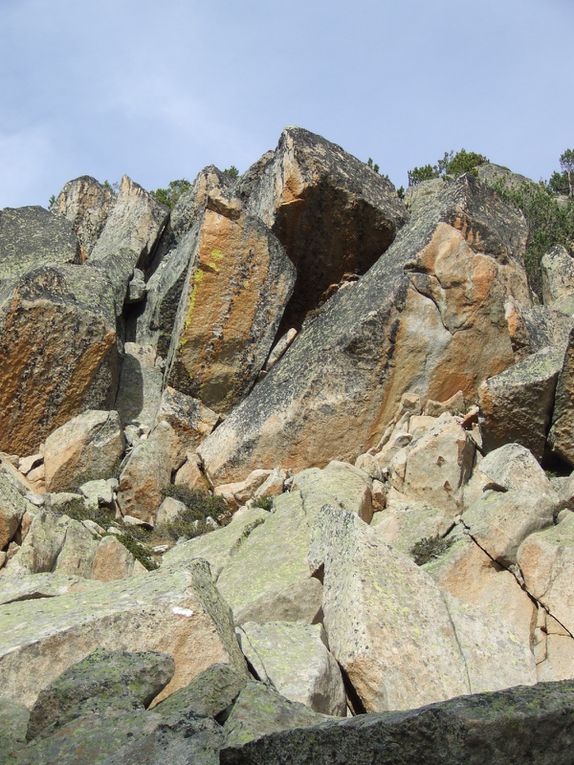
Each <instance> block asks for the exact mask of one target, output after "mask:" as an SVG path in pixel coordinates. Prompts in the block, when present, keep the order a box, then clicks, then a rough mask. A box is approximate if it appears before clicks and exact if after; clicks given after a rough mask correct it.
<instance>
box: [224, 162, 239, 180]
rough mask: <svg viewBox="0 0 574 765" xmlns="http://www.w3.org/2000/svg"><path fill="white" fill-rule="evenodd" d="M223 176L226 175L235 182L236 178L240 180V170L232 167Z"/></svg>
mask: <svg viewBox="0 0 574 765" xmlns="http://www.w3.org/2000/svg"><path fill="white" fill-rule="evenodd" d="M223 175H226V176H227V177H228V178H232V179H233V180H235V179H236V178H239V170H238V169H237V168H236V167H235V165H231V167H226V168H225V170H224V171H223Z"/></svg>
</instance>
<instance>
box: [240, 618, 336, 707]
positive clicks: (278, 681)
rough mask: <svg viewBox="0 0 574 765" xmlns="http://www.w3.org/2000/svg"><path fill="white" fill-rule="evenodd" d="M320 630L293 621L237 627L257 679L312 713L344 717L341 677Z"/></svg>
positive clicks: (246, 656) (317, 625)
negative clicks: (306, 707) (308, 708)
mask: <svg viewBox="0 0 574 765" xmlns="http://www.w3.org/2000/svg"><path fill="white" fill-rule="evenodd" d="M322 633H323V628H322V627H321V625H320V624H314V625H311V624H296V623H292V622H268V623H267V624H256V623H255V622H247V623H244V624H243V625H242V626H241V627H240V628H238V637H239V643H240V645H241V650H242V651H243V655H244V656H245V658H246V659H247V661H248V662H249V664H250V665H251V666H252V667H253V669H254V670H255V672H257V675H258V676H259V679H260V680H263V681H265V682H270V683H271V685H272V686H273V687H274V688H275V690H277V691H279V693H280V694H281V695H282V696H285V698H287V699H289V700H290V701H298V702H300V703H301V704H305V705H306V706H308V707H310V708H311V709H314V710H315V712H322V713H324V714H328V715H340V716H344V715H345V713H346V708H347V704H346V699H345V688H344V686H343V678H342V677H341V671H340V669H339V667H338V665H337V662H336V661H335V659H334V658H333V657H332V656H331V654H330V653H329V651H328V650H327V648H326V646H325V643H324V638H323V634H322Z"/></svg>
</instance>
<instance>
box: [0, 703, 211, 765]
mask: <svg viewBox="0 0 574 765" xmlns="http://www.w3.org/2000/svg"><path fill="white" fill-rule="evenodd" d="M221 743H222V733H221V729H220V728H219V726H218V725H217V723H216V722H215V721H213V720H209V719H197V718H193V717H192V718H189V719H185V718H183V719H166V718H165V717H163V716H160V715H158V714H155V713H154V712H146V711H144V710H135V711H129V712H118V711H117V710H110V711H109V712H105V711H104V712H97V713H94V714H90V715H86V716H84V717H79V718H77V719H76V720H73V721H72V722H70V723H68V724H67V725H66V726H64V727H63V728H61V729H60V730H58V731H56V732H55V733H54V734H53V735H51V736H49V737H47V738H42V739H37V740H35V741H32V742H31V743H30V744H28V746H26V747H25V748H23V749H21V750H20V751H18V752H17V753H16V754H15V756H14V761H13V762H14V765H52V764H53V763H56V762H57V763H58V765H94V763H96V762H98V761H99V762H104V763H106V765H132V763H136V762H137V763H138V765H161V763H165V762H169V763H170V765H187V763H190V762H192V763H194V765H218V761H219V748H220V746H221Z"/></svg>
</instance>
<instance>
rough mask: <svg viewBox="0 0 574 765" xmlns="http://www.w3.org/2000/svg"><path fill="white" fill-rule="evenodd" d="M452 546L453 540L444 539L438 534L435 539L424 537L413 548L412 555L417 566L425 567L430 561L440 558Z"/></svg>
mask: <svg viewBox="0 0 574 765" xmlns="http://www.w3.org/2000/svg"><path fill="white" fill-rule="evenodd" d="M451 545H452V539H443V538H442V537H440V536H438V534H437V536H434V537H424V538H423V539H420V540H419V541H418V542H417V543H416V544H415V545H414V546H413V547H412V548H411V555H412V556H413V559H414V561H415V563H416V564H417V566H423V565H424V564H425V563H428V562H429V561H430V560H434V559H435V558H439V557H440V556H441V555H443V554H444V553H445V552H446V551H447V550H448V548H449V547H450V546H451Z"/></svg>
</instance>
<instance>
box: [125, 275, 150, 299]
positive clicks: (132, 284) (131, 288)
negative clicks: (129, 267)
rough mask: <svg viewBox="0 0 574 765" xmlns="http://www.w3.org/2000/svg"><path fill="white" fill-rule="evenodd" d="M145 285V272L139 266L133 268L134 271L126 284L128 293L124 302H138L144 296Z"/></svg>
mask: <svg viewBox="0 0 574 765" xmlns="http://www.w3.org/2000/svg"><path fill="white" fill-rule="evenodd" d="M146 292H147V286H146V283H145V274H144V272H143V271H141V270H140V269H139V268H134V273H133V276H132V278H131V279H130V281H129V284H128V294H127V296H126V302H127V303H128V304H130V303H140V302H141V301H142V300H143V299H144V298H145V296H146Z"/></svg>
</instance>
